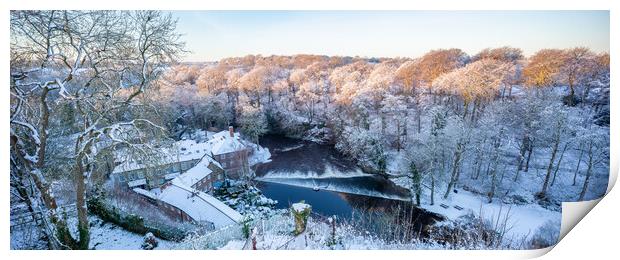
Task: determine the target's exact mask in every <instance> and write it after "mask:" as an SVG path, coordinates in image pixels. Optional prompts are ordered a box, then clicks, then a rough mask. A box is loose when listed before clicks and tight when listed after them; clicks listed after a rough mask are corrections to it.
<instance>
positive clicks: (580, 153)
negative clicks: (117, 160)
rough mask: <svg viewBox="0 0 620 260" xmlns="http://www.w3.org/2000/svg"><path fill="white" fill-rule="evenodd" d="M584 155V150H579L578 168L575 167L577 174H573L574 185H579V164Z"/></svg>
mask: <svg viewBox="0 0 620 260" xmlns="http://www.w3.org/2000/svg"><path fill="white" fill-rule="evenodd" d="M582 156H583V150H581V151H580V152H579V160H578V161H577V168H576V169H575V175H573V186H575V185H577V174H578V173H579V166H580V165H581V158H582Z"/></svg>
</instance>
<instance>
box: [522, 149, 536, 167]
mask: <svg viewBox="0 0 620 260" xmlns="http://www.w3.org/2000/svg"><path fill="white" fill-rule="evenodd" d="M532 151H534V146H533V145H530V149H529V150H528V151H527V160H526V161H525V170H524V171H525V172H527V171H528V170H529V169H530V158H532Z"/></svg>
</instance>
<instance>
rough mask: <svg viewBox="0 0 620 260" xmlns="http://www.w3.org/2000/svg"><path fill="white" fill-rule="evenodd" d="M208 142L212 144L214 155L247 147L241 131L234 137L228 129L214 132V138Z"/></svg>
mask: <svg viewBox="0 0 620 260" xmlns="http://www.w3.org/2000/svg"><path fill="white" fill-rule="evenodd" d="M207 143H210V144H211V146H212V148H211V152H212V153H213V155H220V154H225V153H232V152H236V151H241V150H244V149H246V147H247V146H246V144H245V142H244V141H243V139H241V136H240V135H239V133H235V134H234V137H231V136H230V133H229V132H228V131H221V132H219V133H216V134H214V135H213V138H211V140H209V142H207Z"/></svg>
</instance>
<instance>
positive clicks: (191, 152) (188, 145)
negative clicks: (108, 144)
mask: <svg viewBox="0 0 620 260" xmlns="http://www.w3.org/2000/svg"><path fill="white" fill-rule="evenodd" d="M211 149H212V144H211V143H208V142H203V143H197V142H196V141H194V140H180V141H177V142H175V143H174V144H173V145H172V147H169V148H161V149H158V150H157V151H154V152H153V157H154V158H150V159H155V160H156V164H157V165H164V164H169V163H174V162H184V161H191V160H198V159H201V158H202V157H204V155H205V154H209V153H210V152H211ZM127 157H128V156H127V154H126V152H123V151H121V152H119V153H117V158H118V159H119V160H123V162H122V163H121V164H120V165H118V166H116V167H115V168H114V171H112V173H119V172H126V171H131V170H137V169H141V168H144V167H145V163H144V162H142V161H139V160H135V159H131V158H130V159H127ZM154 164H155V162H154ZM218 165H219V164H218Z"/></svg>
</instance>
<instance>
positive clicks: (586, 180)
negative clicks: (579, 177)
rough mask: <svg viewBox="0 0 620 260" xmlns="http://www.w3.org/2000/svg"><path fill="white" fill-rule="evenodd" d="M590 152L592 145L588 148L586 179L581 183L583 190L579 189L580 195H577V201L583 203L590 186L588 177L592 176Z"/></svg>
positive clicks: (591, 156)
mask: <svg viewBox="0 0 620 260" xmlns="http://www.w3.org/2000/svg"><path fill="white" fill-rule="evenodd" d="M592 152H593V151H592V144H590V145H589V148H588V170H587V171H586V179H585V180H584V181H583V188H582V189H581V193H580V194H579V199H577V200H578V201H583V199H584V198H585V196H586V191H588V185H589V184H590V177H591V176H592V166H593V160H594V158H593V157H594V156H593V155H592Z"/></svg>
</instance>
